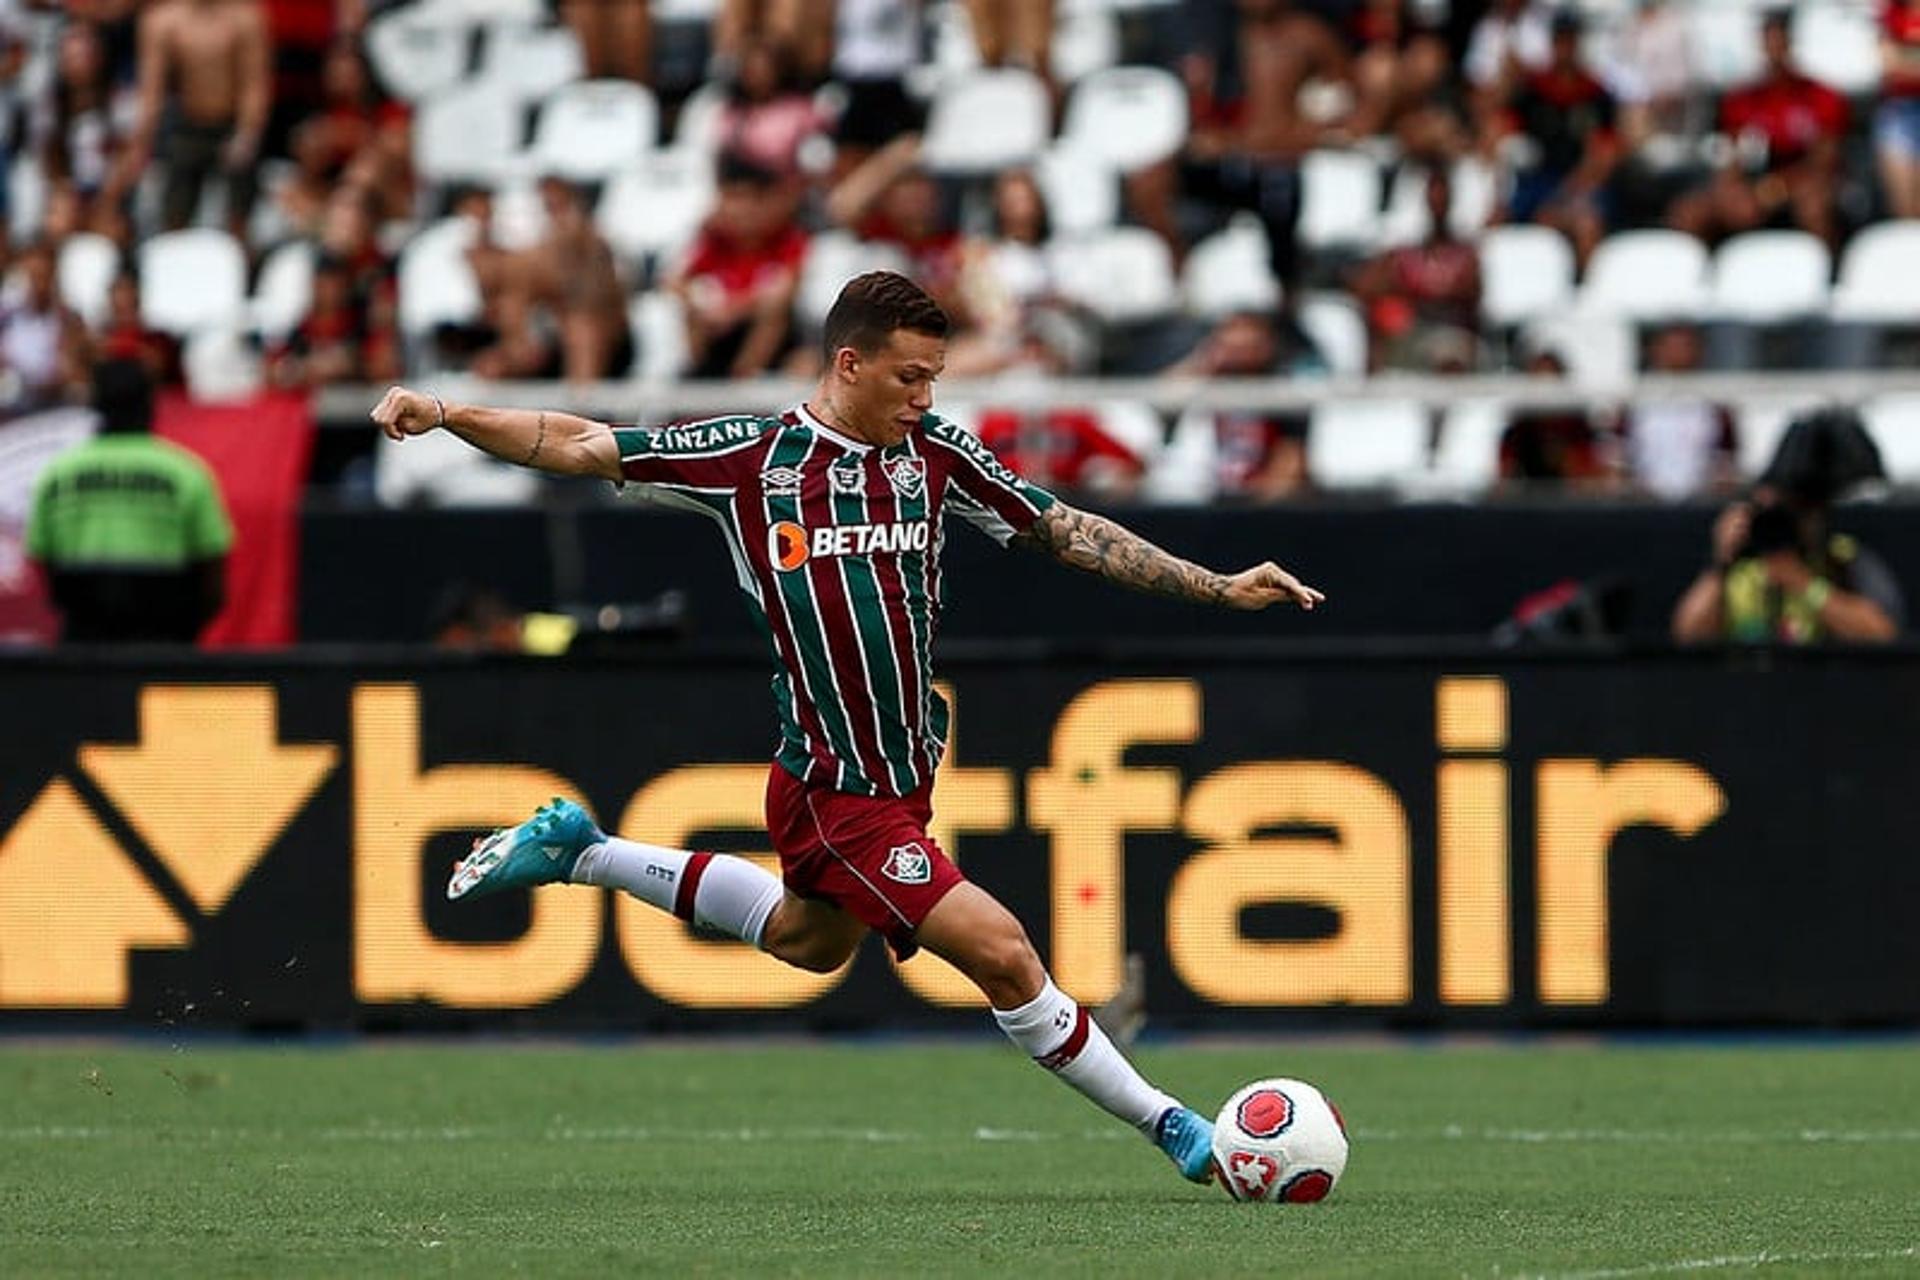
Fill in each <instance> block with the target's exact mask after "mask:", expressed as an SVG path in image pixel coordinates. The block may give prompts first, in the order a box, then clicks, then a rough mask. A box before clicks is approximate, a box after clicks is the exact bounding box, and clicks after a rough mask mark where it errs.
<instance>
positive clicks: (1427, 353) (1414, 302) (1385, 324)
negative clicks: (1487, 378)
mask: <svg viewBox="0 0 1920 1280" xmlns="http://www.w3.org/2000/svg"><path fill="white" fill-rule="evenodd" d="M1426 196H1427V218H1428V230H1427V238H1426V239H1425V240H1424V241H1422V242H1421V243H1419V244H1412V245H1403V246H1402V247H1400V248H1398V249H1389V250H1388V251H1387V252H1386V253H1384V254H1381V255H1380V256H1379V257H1377V258H1374V259H1372V260H1371V261H1369V262H1367V263H1365V264H1363V265H1362V266H1361V267H1360V268H1359V269H1358V270H1357V271H1356V272H1355V273H1354V277H1353V291H1354V294H1355V295H1356V296H1357V297H1358V298H1359V300H1360V302H1361V304H1362V305H1363V306H1364V307H1365V308H1366V313H1367V329H1368V332H1369V334H1370V335H1371V337H1372V344H1371V357H1370V358H1371V361H1372V365H1373V367H1374V368H1375V369H1404V370H1409V371H1413V372H1418V373H1466V372H1468V371H1470V370H1471V369H1473V368H1474V366H1475V365H1476V364H1477V363H1478V362H1479V355H1480V252H1479V250H1478V249H1477V248H1475V246H1474V245H1472V244H1470V243H1469V242H1467V241H1465V240H1462V239H1460V238H1459V237H1458V236H1456V235H1454V233H1453V230H1452V226H1451V224H1450V222H1449V220H1448V219H1449V215H1450V214H1451V212H1452V209H1453V182H1452V180H1451V179H1450V178H1449V177H1448V176H1447V175H1446V173H1445V172H1444V171H1441V170H1436V171H1434V172H1433V173H1431V174H1429V175H1428V177H1427V184H1426Z"/></svg>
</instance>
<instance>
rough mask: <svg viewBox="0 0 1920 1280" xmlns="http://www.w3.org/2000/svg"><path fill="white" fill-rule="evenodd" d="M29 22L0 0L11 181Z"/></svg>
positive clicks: (5, 167) (2, 148)
mask: <svg viewBox="0 0 1920 1280" xmlns="http://www.w3.org/2000/svg"><path fill="white" fill-rule="evenodd" d="M27 35H28V29H27V22H26V15H25V14H23V13H22V12H21V11H20V0H0V174H6V175H8V176H9V178H11V175H12V173H13V154H14V152H15V150H17V149H18V148H19V146H20V143H21V138H20V136H19V131H20V112H21V107H22V105H23V103H22V98H23V96H24V92H23V86H22V85H21V82H20V81H21V76H20V73H21V71H22V70H24V69H25V67H26V65H27ZM12 186H13V184H12V182H11V181H5V182H0V268H4V267H5V266H6V263H7V258H8V256H9V254H10V252H11V247H12V246H11V240H12V232H11V228H12V226H13V210H12V206H11V203H10V199H9V197H10V196H11V194H12V192H11V188H12Z"/></svg>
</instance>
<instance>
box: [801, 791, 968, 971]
mask: <svg viewBox="0 0 1920 1280" xmlns="http://www.w3.org/2000/svg"><path fill="white" fill-rule="evenodd" d="M931 790H932V788H931V787H930V786H923V787H921V788H920V789H919V790H917V791H915V792H913V793H912V794H910V795H904V796H899V797H897V798H896V797H893V796H856V795H848V794H847V793H846V792H844V791H835V790H833V789H832V788H831V787H822V786H809V785H808V784H806V783H804V782H802V781H800V780H799V779H798V778H796V777H794V776H793V775H792V774H791V773H788V772H787V771H786V770H785V769H784V768H782V767H781V766H780V765H778V764H775V765H774V766H773V770H772V772H771V773H770V774H769V775H768V777H767V833H768V834H769V835H771V836H772V837H773V847H774V849H775V850H776V851H777V852H778V853H779V854H780V874H781V878H782V879H784V880H785V881H786V884H787V888H788V889H789V890H791V891H792V892H793V893H795V894H797V895H798V896H800V897H802V898H818V899H820V900H822V901H825V902H831V903H833V905H835V906H836V907H839V908H840V909H841V910H842V911H845V912H846V913H847V914H848V915H850V916H852V917H854V918H855V919H856V920H858V921H860V922H861V923H862V924H864V925H866V926H867V927H868V928H870V929H872V930H873V931H874V932H876V933H878V934H880V936H882V937H884V938H885V939H886V940H887V942H888V944H889V945H890V946H892V947H893V950H894V953H895V954H896V955H898V956H899V957H900V958H901V959H902V960H904V959H906V958H907V957H908V956H910V955H912V954H913V953H914V951H915V949H916V947H915V943H914V941H913V935H914V933H915V932H916V931H918V930H919V928H920V924H921V922H922V921H924V920H925V919H926V918H927V913H928V912H930V911H932V910H933V907H934V904H935V903H937V902H939V901H940V899H942V898H944V897H946V896H947V891H948V890H950V889H952V888H953V887H954V886H955V885H957V884H959V883H960V882H961V881H963V880H965V879H966V877H965V876H963V875H961V874H960V868H959V867H956V866H955V865H954V864H953V860H952V859H951V858H949V857H947V855H946V854H945V853H942V852H941V851H940V846H939V845H937V844H935V843H934V842H933V837H932V836H930V835H928V834H927V822H928V821H929V820H930V819H931V818H932V817H933V800H932V796H931V794H930V792H931Z"/></svg>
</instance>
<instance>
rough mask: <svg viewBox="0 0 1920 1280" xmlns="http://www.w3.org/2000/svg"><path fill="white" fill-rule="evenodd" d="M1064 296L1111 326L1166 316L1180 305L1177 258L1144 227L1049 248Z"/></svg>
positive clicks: (1117, 229)
mask: <svg viewBox="0 0 1920 1280" xmlns="http://www.w3.org/2000/svg"><path fill="white" fill-rule="evenodd" d="M1047 257H1048V260H1049V262H1050V263H1051V264H1052V266H1053V273H1054V279H1055V280H1057V281H1059V284H1060V293H1061V295H1062V296H1063V297H1065V298H1067V299H1068V300H1069V301H1072V302H1077V303H1079V304H1080V305H1081V306H1083V307H1085V308H1087V309H1088V310H1089V311H1091V312H1093V313H1094V314H1095V315H1096V316H1098V317H1099V318H1100V319H1102V320H1104V321H1106V322H1108V323H1110V324H1125V323H1128V322H1130V321H1135V320H1148V319H1152V318H1154V317H1157V316H1163V315H1166V314H1167V313H1169V312H1171V311H1173V310H1174V309H1175V308H1176V307H1177V306H1178V305H1179V300H1180V299H1179V292H1178V290H1176V289H1175V288H1174V283H1173V255H1172V254H1170V253H1169V252H1168V251H1167V244H1166V241H1164V240H1162V239H1161V238H1160V237H1159V236H1157V235H1155V234H1154V233H1153V232H1151V231H1148V230H1146V229H1145V228H1144V227H1115V228H1114V229H1112V230H1111V231H1103V232H1100V233H1098V234H1096V235H1091V236H1086V237H1083V238H1080V239H1074V240H1065V241H1055V242H1054V243H1052V244H1049V245H1048V246H1047Z"/></svg>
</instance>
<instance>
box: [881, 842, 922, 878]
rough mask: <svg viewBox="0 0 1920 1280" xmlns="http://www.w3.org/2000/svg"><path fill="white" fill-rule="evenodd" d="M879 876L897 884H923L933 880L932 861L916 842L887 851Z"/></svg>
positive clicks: (896, 846)
mask: <svg viewBox="0 0 1920 1280" xmlns="http://www.w3.org/2000/svg"><path fill="white" fill-rule="evenodd" d="M880 874H881V875H883V876H885V877H886V878H887V879H889V880H892V881H895V882H897V883H899V884H925V883H927V882H928V881H929V880H931V879H933V859H931V858H929V857H928V856H927V851H926V849H925V848H923V847H922V846H921V844H920V842H919V841H918V840H914V841H912V842H910V843H908V844H899V845H895V846H894V847H893V848H891V849H889V850H887V860H886V861H885V862H883V863H881V864H880Z"/></svg>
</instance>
